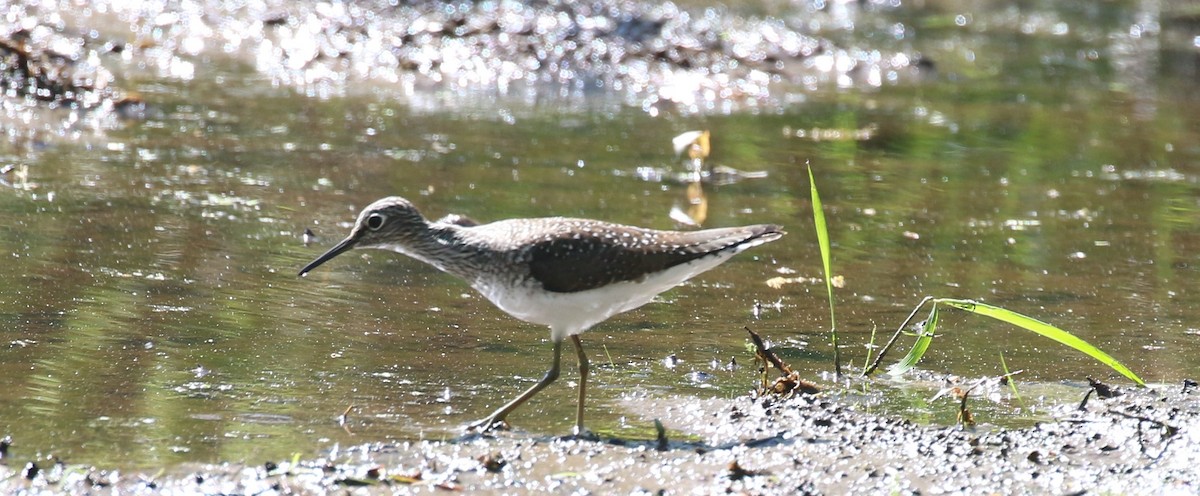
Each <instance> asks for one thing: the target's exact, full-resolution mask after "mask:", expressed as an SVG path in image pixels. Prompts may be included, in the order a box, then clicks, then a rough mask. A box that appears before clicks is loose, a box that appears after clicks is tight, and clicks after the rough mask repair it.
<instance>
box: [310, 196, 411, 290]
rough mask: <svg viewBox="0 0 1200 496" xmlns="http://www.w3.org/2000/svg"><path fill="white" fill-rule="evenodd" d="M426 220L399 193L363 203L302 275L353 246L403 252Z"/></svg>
mask: <svg viewBox="0 0 1200 496" xmlns="http://www.w3.org/2000/svg"><path fill="white" fill-rule="evenodd" d="M428 225H429V223H428V221H426V220H425V217H423V216H422V215H421V212H418V211H417V208H416V207H414V206H413V204H412V202H409V201H408V200H405V199H404V198H401V197H399V196H389V197H387V198H383V199H381V200H377V201H376V202H375V203H372V204H370V205H367V208H364V209H363V211H362V212H361V213H359V214H358V220H356V221H354V228H353V229H352V230H351V231H350V235H349V236H346V239H343V240H342V241H341V242H340V243H338V244H337V245H334V247H333V248H330V249H329V251H327V252H325V253H324V254H323V255H321V256H319V257H317V259H316V260H313V261H312V262H310V263H309V264H308V265H305V266H304V268H303V269H300V275H301V276H303V275H305V274H307V273H308V272H309V271H311V270H313V269H315V268H317V266H319V265H321V264H323V263H325V262H328V261H329V260H330V259H332V258H333V257H336V256H338V255H340V254H342V253H343V252H346V251H350V250H351V249H354V248H386V249H392V250H396V251H401V252H404V251H406V249H405V248H406V247H408V246H411V244H412V243H413V241H414V239H415V238H416V236H418V235H419V233H420V232H421V230H422V229H424V228H426V227H428Z"/></svg>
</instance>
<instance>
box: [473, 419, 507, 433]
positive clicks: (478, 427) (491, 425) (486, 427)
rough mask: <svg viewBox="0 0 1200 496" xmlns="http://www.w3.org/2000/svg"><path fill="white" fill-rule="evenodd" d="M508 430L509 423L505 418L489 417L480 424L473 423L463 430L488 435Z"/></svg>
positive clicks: (479, 422)
mask: <svg viewBox="0 0 1200 496" xmlns="http://www.w3.org/2000/svg"><path fill="white" fill-rule="evenodd" d="M508 428H509V426H508V422H505V421H504V419H503V418H497V417H488V418H485V419H483V420H480V421H478V422H472V423H471V424H470V425H467V427H466V428H465V429H463V430H464V431H466V432H467V433H475V434H486V433H488V432H490V431H492V430H508Z"/></svg>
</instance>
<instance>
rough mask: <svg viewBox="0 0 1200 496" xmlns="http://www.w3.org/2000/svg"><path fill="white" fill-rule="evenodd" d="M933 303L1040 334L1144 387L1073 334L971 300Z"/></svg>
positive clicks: (1123, 367) (1111, 359)
mask: <svg viewBox="0 0 1200 496" xmlns="http://www.w3.org/2000/svg"><path fill="white" fill-rule="evenodd" d="M934 301H935V302H936V303H945V304H947V305H950V306H952V307H954V308H958V309H960V310H965V311H968V312H971V313H974V314H977V315H983V316H985V317H991V318H993V319H996V320H999V321H1002V322H1008V323H1009V324H1012V325H1015V326H1017V327H1020V328H1022V329H1026V330H1029V331H1033V332H1035V333H1037V334H1041V335H1042V336H1045V337H1047V338H1050V339H1053V340H1055V341H1058V342H1059V343H1062V344H1064V345H1067V346H1069V347H1071V348H1074V349H1075V350H1077V351H1079V352H1082V353H1083V354H1085V355H1087V356H1090V357H1092V358H1095V359H1096V360H1098V361H1099V362H1100V363H1103V364H1105V365H1108V366H1109V368H1111V369H1113V370H1115V371H1117V372H1118V373H1120V374H1121V375H1123V376H1125V377H1127V378H1129V380H1131V381H1133V382H1136V383H1137V384H1138V385H1140V386H1145V385H1146V383H1145V382H1143V381H1142V379H1141V378H1140V377H1138V376H1137V374H1134V373H1133V371H1132V370H1129V369H1128V368H1126V367H1125V366H1124V365H1122V364H1121V362H1118V361H1117V359H1115V358H1113V357H1111V356H1109V355H1108V353H1105V352H1103V351H1100V349H1099V348H1097V347H1095V346H1092V345H1091V344H1089V343H1088V342H1087V341H1084V340H1082V339H1079V338H1077V337H1075V336H1074V335H1073V334H1071V333H1069V332H1067V331H1064V330H1062V329H1059V328H1057V327H1054V326H1052V325H1050V324H1047V323H1045V322H1042V321H1040V320H1037V319H1035V318H1033V317H1029V316H1026V315H1022V314H1019V313H1017V312H1014V311H1012V310H1006V309H1003V308H1000V307H996V306H992V305H988V304H986V303H979V302H977V301H973V300H958V299H953V298H938V299H936V300H934Z"/></svg>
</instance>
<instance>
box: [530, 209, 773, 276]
mask: <svg viewBox="0 0 1200 496" xmlns="http://www.w3.org/2000/svg"><path fill="white" fill-rule="evenodd" d="M782 234H783V232H782V231H781V230H780V229H779V228H778V226H771V225H757V226H747V227H736V228H724V229H709V230H704V231H692V232H675V231H655V230H651V229H642V228H637V227H630V226H620V225H613V224H607V225H605V226H604V228H603V229H593V230H591V231H578V230H564V231H563V232H562V233H561V234H559V235H555V236H549V237H545V238H542V239H540V240H538V241H536V242H534V243H533V245H532V247H531V249H530V250H529V251H528V257H527V260H528V263H529V269H530V275H531V276H532V277H533V278H534V279H535V280H537V281H538V282H540V283H541V284H542V287H543V288H544V289H546V290H547V291H554V292H559V293H573V292H577V291H586V290H589V289H595V288H598V287H601V286H605V285H607V284H611V283H615V282H622V281H633V280H638V279H641V278H642V277H645V276H646V275H648V274H653V273H656V272H660V271H663V270H666V269H669V268H671V267H674V266H676V265H679V264H683V263H687V262H690V261H693V260H696V259H699V258H703V257H705V256H709V255H715V254H717V253H721V252H724V251H727V250H737V251H740V250H741V249H744V248H748V247H749V246H753V245H756V244H760V243H765V242H767V241H772V240H775V239H777V238H778V237H779V236H781V235H782Z"/></svg>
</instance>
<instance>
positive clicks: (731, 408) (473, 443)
mask: <svg viewBox="0 0 1200 496" xmlns="http://www.w3.org/2000/svg"><path fill="white" fill-rule="evenodd" d="M843 391H844V390H843ZM1118 392H1119V393H1120V394H1118V395H1116V396H1113V397H1110V398H1101V397H1097V396H1093V395H1089V396H1090V397H1089V398H1088V400H1087V401H1086V402H1082V403H1081V404H1072V405H1061V406H1060V407H1058V408H1056V409H1055V411H1054V412H1053V413H1052V415H1053V417H1054V418H1053V419H1051V420H1047V421H1044V422H1040V423H1038V424H1037V425H1034V426H1032V427H1029V428H1023V429H1005V428H988V427H983V426H977V427H961V426H930V425H919V424H916V423H913V422H910V421H908V420H903V419H898V418H888V417H884V416H879V415H875V414H872V413H867V412H864V411H860V410H859V409H858V408H857V407H856V406H855V402H854V401H853V400H852V399H850V398H849V397H846V396H845V395H844V393H837V392H834V393H822V394H817V395H797V396H792V397H790V398H780V397H777V396H766V397H753V396H745V397H740V398H734V399H730V400H721V399H698V398H685V397H632V398H627V399H626V401H624V402H623V403H622V404H621V405H620V406H619V407H620V408H624V409H627V410H629V412H630V414H631V416H633V417H635V418H640V419H642V421H644V422H645V423H647V424H652V423H653V422H654V421H655V420H658V421H660V422H661V423H662V425H663V426H664V427H665V434H664V437H665V439H664V438H660V439H622V438H612V437H604V436H601V439H600V440H582V439H569V438H553V437H546V436H543V435H539V434H531V433H528V432H523V431H519V430H518V431H508V432H500V433H497V434H489V435H487V436H476V435H473V436H469V437H464V438H460V439H456V440H448V441H414V442H410V443H403V444H399V445H380V444H363V445H359V446H353V447H349V448H346V449H343V450H336V451H334V452H332V453H327V455H326V456H324V457H321V458H304V459H298V460H294V461H293V460H270V461H263V462H262V463H261V464H258V465H239V464H232V463H229V464H221V465H196V466H185V467H166V468H165V469H164V470H163V471H161V472H159V473H153V474H151V473H132V472H120V471H117V470H115V469H105V468H103V467H80V466H74V465H71V464H69V461H64V462H66V463H55V461H54V460H40V461H34V460H31V459H30V455H28V453H34V452H36V451H37V449H36V446H33V444H35V443H36V441H35V440H16V441H14V445H13V447H10V448H9V453H8V454H7V456H6V457H5V465H3V466H0V488H2V489H4V490H5V492H6V493H10V494H59V493H69V494H116V493H131V492H134V493H136V492H138V491H150V490H154V491H161V492H164V493H202V494H274V493H283V494H324V493H331V492H338V493H340V492H343V491H350V490H353V491H354V492H355V493H363V494H386V493H392V492H397V491H401V492H405V493H408V492H412V493H421V492H428V493H434V492H442V491H446V490H451V491H464V492H470V493H504V492H513V491H518V492H527V491H537V492H541V491H551V492H555V493H568V492H570V493H575V492H580V491H584V492H592V493H609V494H611V493H665V494H714V493H726V492H734V493H744V494H840V493H854V494H882V493H888V494H947V493H951V494H962V493H1003V494H1109V493H1111V494H1194V493H1195V491H1196V490H1197V488H1200V486H1198V485H1197V484H1200V480H1197V479H1200V476H1198V475H1197V472H1196V470H1195V467H1196V466H1197V464H1198V463H1200V430H1198V426H1200V401H1198V400H1200V394H1197V393H1196V392H1195V388H1194V387H1192V388H1188V387H1186V386H1184V387H1176V386H1157V387H1152V388H1138V389H1133V388H1122V389H1120V390H1119V391H1118ZM22 445H23V446H22ZM18 448H19V449H18ZM35 466H36V468H33V467H35Z"/></svg>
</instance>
